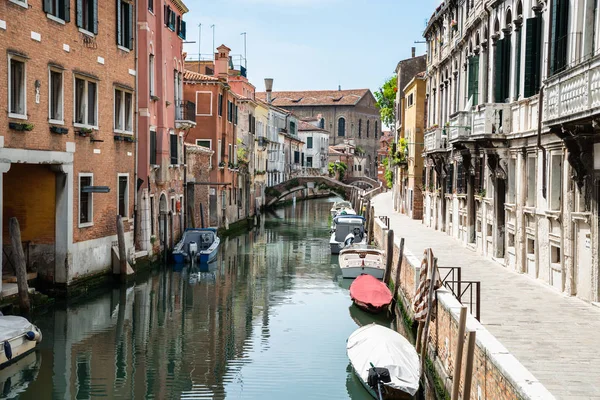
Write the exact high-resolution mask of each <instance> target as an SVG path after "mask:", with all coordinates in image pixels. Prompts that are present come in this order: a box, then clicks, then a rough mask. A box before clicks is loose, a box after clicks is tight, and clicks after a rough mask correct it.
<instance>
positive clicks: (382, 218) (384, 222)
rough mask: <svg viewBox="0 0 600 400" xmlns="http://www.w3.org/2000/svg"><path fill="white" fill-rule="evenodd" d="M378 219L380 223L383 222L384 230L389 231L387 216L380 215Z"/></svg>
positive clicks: (388, 218)
mask: <svg viewBox="0 0 600 400" xmlns="http://www.w3.org/2000/svg"><path fill="white" fill-rule="evenodd" d="M379 219H380V220H381V222H383V224H384V225H385V227H386V229H390V217H388V216H387V215H380V216H379Z"/></svg>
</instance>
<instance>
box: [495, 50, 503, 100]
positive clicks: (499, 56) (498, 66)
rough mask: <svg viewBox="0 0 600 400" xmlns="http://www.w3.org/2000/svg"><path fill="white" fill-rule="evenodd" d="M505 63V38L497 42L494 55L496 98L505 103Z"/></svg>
mask: <svg viewBox="0 0 600 400" xmlns="http://www.w3.org/2000/svg"><path fill="white" fill-rule="evenodd" d="M503 65H504V39H500V40H498V41H497V42H496V51H495V55H494V73H495V76H494V99H495V102H496V103H504V100H505V99H504V98H503V95H504V89H503V87H502V85H503V83H504V82H503V77H502V75H503V71H502V67H503Z"/></svg>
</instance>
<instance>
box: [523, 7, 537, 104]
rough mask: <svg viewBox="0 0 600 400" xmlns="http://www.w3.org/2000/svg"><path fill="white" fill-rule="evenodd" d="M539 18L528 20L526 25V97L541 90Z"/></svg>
mask: <svg viewBox="0 0 600 400" xmlns="http://www.w3.org/2000/svg"><path fill="white" fill-rule="evenodd" d="M539 23H540V20H539V18H537V17H536V18H528V19H527V21H526V23H525V85H524V86H525V87H524V93H523V95H524V97H531V96H533V95H535V94H536V93H537V92H538V90H539V78H538V63H539V61H538V60H539V53H538V49H539V46H538V42H539V38H538V25H539Z"/></svg>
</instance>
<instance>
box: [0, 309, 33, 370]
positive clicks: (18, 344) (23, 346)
mask: <svg viewBox="0 0 600 400" xmlns="http://www.w3.org/2000/svg"><path fill="white" fill-rule="evenodd" d="M41 341H42V332H41V331H40V330H39V329H38V327H37V326H35V325H33V324H32V323H31V322H29V321H28V320H27V319H26V318H23V317H18V316H12V315H10V316H0V342H1V343H2V346H0V368H4V366H6V365H8V364H10V363H11V362H13V361H14V360H16V359H18V358H19V357H21V356H23V355H25V354H27V353H29V352H30V351H32V350H33V349H35V347H36V346H37V344H38V343H39V342H41Z"/></svg>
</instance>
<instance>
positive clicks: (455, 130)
mask: <svg viewBox="0 0 600 400" xmlns="http://www.w3.org/2000/svg"><path fill="white" fill-rule="evenodd" d="M471 120H472V113H471V112H469V111H459V112H457V113H454V114H453V115H452V116H451V117H450V121H449V122H448V128H447V130H448V140H449V142H450V143H454V142H457V141H460V140H464V139H467V138H469V136H470V135H471V129H472V125H471Z"/></svg>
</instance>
